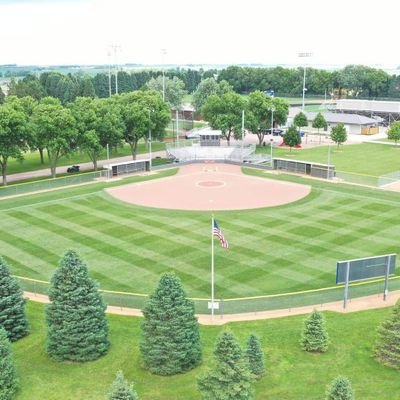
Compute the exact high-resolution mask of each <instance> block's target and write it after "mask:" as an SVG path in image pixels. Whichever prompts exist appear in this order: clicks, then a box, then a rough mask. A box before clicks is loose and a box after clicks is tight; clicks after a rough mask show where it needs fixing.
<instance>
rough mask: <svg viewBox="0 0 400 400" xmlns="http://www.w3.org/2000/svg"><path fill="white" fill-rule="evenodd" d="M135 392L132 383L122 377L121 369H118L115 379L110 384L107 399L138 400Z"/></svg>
mask: <svg viewBox="0 0 400 400" xmlns="http://www.w3.org/2000/svg"><path fill="white" fill-rule="evenodd" d="M138 399H139V397H138V395H137V393H136V392H135V391H134V390H133V385H130V384H129V383H128V381H127V380H126V379H125V378H124V374H123V373H122V371H118V372H117V375H116V377H115V380H114V382H113V384H112V386H111V390H110V394H109V396H108V400H138Z"/></svg>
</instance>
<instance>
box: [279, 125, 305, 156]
mask: <svg viewBox="0 0 400 400" xmlns="http://www.w3.org/2000/svg"><path fill="white" fill-rule="evenodd" d="M283 142H284V143H285V144H286V145H287V146H289V147H290V151H292V147H293V146H297V145H299V144H301V137H300V135H299V132H298V131H297V128H296V127H295V126H294V125H292V126H290V127H289V129H288V130H287V131H286V133H285V135H284V136H283Z"/></svg>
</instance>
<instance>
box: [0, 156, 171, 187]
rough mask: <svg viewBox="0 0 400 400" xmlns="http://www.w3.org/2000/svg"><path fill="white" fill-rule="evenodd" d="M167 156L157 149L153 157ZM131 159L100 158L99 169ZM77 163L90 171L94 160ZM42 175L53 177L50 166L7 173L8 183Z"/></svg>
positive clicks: (63, 169) (64, 168)
mask: <svg viewBox="0 0 400 400" xmlns="http://www.w3.org/2000/svg"><path fill="white" fill-rule="evenodd" d="M165 156H166V153H165V151H164V150H163V151H155V152H153V153H152V157H153V158H154V157H165ZM144 158H149V155H148V154H147V153H144V154H138V155H137V156H136V159H137V160H142V159H144ZM129 160H132V156H125V157H117V158H111V159H110V160H99V161H98V162H97V166H98V168H99V169H102V168H103V166H104V165H107V164H109V163H119V162H123V161H129ZM77 165H79V166H80V171H90V170H92V169H93V163H92V162H86V163H79V164H77ZM68 167H69V166H68V165H64V166H61V167H57V169H56V171H57V174H63V173H66V172H67V168H68ZM41 177H48V178H51V173H50V168H46V169H38V170H36V171H27V172H21V173H18V174H10V175H7V183H10V182H16V181H20V180H23V179H32V178H41ZM2 183H3V178H2V177H0V184H2Z"/></svg>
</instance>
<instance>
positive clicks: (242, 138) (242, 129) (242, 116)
mask: <svg viewBox="0 0 400 400" xmlns="http://www.w3.org/2000/svg"><path fill="white" fill-rule="evenodd" d="M243 142H244V110H242V143H241V147H242V162H243Z"/></svg>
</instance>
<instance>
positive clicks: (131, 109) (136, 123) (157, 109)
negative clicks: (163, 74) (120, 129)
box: [112, 91, 171, 160]
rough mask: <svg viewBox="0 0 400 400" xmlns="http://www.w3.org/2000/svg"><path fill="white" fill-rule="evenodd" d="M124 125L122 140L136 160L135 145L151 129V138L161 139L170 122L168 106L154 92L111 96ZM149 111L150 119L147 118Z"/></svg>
mask: <svg viewBox="0 0 400 400" xmlns="http://www.w3.org/2000/svg"><path fill="white" fill-rule="evenodd" d="M112 99H113V102H114V103H115V104H116V105H117V106H118V108H119V110H120V113H121V116H122V122H123V124H124V139H125V141H126V142H127V143H128V144H129V146H130V147H131V152H132V158H133V159H134V160H135V159H136V150H137V144H138V142H139V140H140V139H144V138H146V137H147V135H148V134H149V130H150V129H151V134H152V138H153V140H154V139H162V138H163V137H164V131H165V128H166V126H167V124H168V122H169V121H170V120H171V116H170V111H169V109H168V106H167V105H166V104H165V103H164V102H163V101H162V98H161V96H160V95H159V94H158V93H156V92H154V91H136V92H132V93H125V94H122V95H120V96H113V98H112ZM149 111H150V112H151V118H149Z"/></svg>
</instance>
